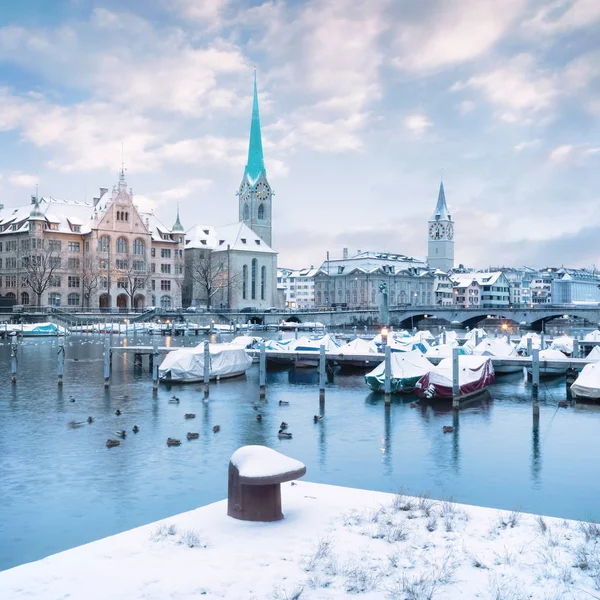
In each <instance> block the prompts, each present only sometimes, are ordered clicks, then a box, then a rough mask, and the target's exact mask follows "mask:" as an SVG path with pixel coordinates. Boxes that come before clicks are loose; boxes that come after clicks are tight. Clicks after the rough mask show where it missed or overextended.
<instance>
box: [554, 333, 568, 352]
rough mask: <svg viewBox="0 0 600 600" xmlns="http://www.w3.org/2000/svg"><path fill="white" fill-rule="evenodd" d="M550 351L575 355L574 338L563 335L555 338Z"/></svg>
mask: <svg viewBox="0 0 600 600" xmlns="http://www.w3.org/2000/svg"><path fill="white" fill-rule="evenodd" d="M550 350H558V351H559V352H562V353H564V354H573V338H572V337H569V336H568V335H561V336H560V337H557V338H554V339H553V340H552V344H550Z"/></svg>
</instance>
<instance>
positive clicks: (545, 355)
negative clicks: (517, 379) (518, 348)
mask: <svg viewBox="0 0 600 600" xmlns="http://www.w3.org/2000/svg"><path fill="white" fill-rule="evenodd" d="M555 360H559V361H560V360H565V361H566V360H567V356H566V355H565V354H563V353H562V352H560V351H559V350H550V349H548V350H541V351H540V377H556V376H557V375H564V374H565V373H566V372H567V369H568V365H567V364H565V365H552V366H549V365H547V364H546V361H555ZM531 373H532V367H530V366H529V367H527V374H528V375H529V376H531Z"/></svg>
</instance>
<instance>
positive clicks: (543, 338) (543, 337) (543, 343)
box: [540, 331, 546, 350]
mask: <svg viewBox="0 0 600 600" xmlns="http://www.w3.org/2000/svg"><path fill="white" fill-rule="evenodd" d="M545 349H546V334H545V333H544V332H543V331H542V335H541V340H540V350H545Z"/></svg>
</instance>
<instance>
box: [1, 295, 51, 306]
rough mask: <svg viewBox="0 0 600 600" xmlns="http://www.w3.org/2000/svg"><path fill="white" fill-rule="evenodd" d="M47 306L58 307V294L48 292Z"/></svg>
mask: <svg viewBox="0 0 600 600" xmlns="http://www.w3.org/2000/svg"><path fill="white" fill-rule="evenodd" d="M7 295H8V294H7ZM48 304H49V305H50V306H60V294H59V293H58V292H50V293H49V294H48Z"/></svg>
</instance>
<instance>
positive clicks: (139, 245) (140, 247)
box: [133, 238, 144, 256]
mask: <svg viewBox="0 0 600 600" xmlns="http://www.w3.org/2000/svg"><path fill="white" fill-rule="evenodd" d="M133 253H134V254H137V255H138V256H141V255H143V254H144V241H143V240H140V239H139V238H138V239H137V240H133Z"/></svg>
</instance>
